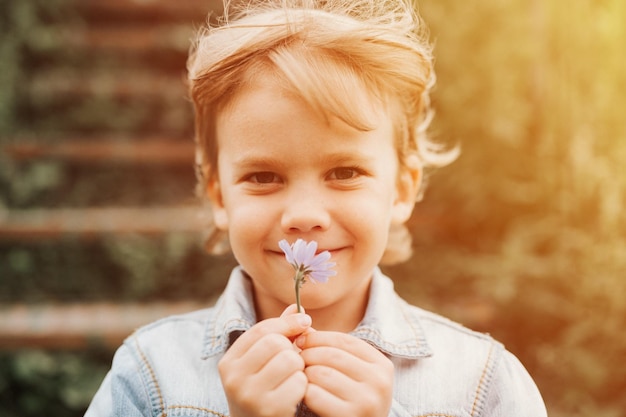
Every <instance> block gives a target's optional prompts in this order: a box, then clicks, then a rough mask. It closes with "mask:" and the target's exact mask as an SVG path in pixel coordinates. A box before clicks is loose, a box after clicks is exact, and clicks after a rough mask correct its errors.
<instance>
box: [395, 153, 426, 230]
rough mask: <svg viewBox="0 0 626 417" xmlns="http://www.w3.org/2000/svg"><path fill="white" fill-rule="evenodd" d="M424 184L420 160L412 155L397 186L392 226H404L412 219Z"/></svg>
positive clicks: (401, 172) (401, 173)
mask: <svg viewBox="0 0 626 417" xmlns="http://www.w3.org/2000/svg"><path fill="white" fill-rule="evenodd" d="M421 184H422V168H421V164H420V162H419V158H418V157H417V156H416V155H410V156H409V157H408V158H407V160H406V161H405V163H404V164H403V166H401V167H400V172H399V174H398V183H397V185H396V200H395V201H394V204H393V213H392V219H391V222H392V224H404V223H405V222H406V221H407V220H409V218H410V217H411V213H413V208H414V207H415V201H416V199H417V193H418V192H419V189H420V186H421Z"/></svg>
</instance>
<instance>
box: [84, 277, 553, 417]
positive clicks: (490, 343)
mask: <svg viewBox="0 0 626 417" xmlns="http://www.w3.org/2000/svg"><path fill="white" fill-rule="evenodd" d="M251 294H252V291H251V284H250V281H249V278H247V277H246V276H245V274H244V273H243V272H242V271H241V269H240V268H235V270H234V271H233V273H232V274H231V277H230V280H229V283H228V285H227V287H226V289H225V291H224V293H223V294H222V296H221V297H220V299H219V300H218V301H217V303H216V304H215V306H214V307H212V308H209V309H205V310H200V311H196V312H193V313H189V314H185V315H180V316H174V317H169V318H166V319H163V320H160V321H157V322H155V323H153V324H150V325H148V326H146V327H144V328H142V329H140V330H138V331H136V332H135V333H134V334H133V335H131V336H130V337H129V338H128V339H127V340H126V341H125V342H124V344H123V345H122V346H121V347H120V348H119V349H118V351H117V352H116V354H115V357H114V359H113V365H112V368H111V371H110V372H109V374H108V375H107V376H106V378H105V379H104V381H103V383H102V385H101V387H100V389H99V390H98V392H97V393H96V395H95V397H94V399H93V401H92V403H91V405H90V407H89V409H88V410H87V413H86V414H85V415H86V416H88V417H94V416H120V417H121V416H124V417H134V416H160V417H165V416H188V417H192V416H193V417H209V416H212V417H215V416H228V415H229V412H228V405H227V401H226V397H225V395H224V391H223V388H222V385H221V381H220V377H219V374H218V371H217V364H218V362H219V360H220V359H221V357H222V355H223V354H224V352H225V351H226V349H227V348H228V347H229V345H230V344H231V343H232V342H233V341H234V340H235V339H236V337H237V336H238V335H240V334H241V333H242V332H244V331H246V330H247V329H249V328H250V327H251V326H252V325H253V324H254V323H255V322H256V318H255V314H254V308H253V300H252V295H251ZM352 334H353V335H354V336H356V337H359V338H361V339H363V340H365V341H367V342H369V343H371V344H372V345H374V346H375V347H376V348H378V349H379V350H380V351H381V352H383V353H385V354H386V355H387V356H388V357H389V358H390V359H391V361H392V362H393V364H394V366H395V382H394V394H393V395H394V399H393V404H392V409H391V411H390V413H389V416H395V417H409V416H412V417H417V416H420V417H427V416H430V417H434V416H437V417H445V416H450V417H462V416H463V417H465V416H467V417H478V416H491V417H496V416H501V417H517V416H528V417H542V416H546V415H547V413H546V409H545V406H544V404H543V400H542V399H541V395H540V394H539V391H538V390H537V387H536V386H535V384H534V382H533V380H532V379H531V377H530V376H529V375H528V373H527V372H526V370H525V369H524V367H523V366H522V365H521V363H520V362H519V361H518V360H517V358H515V357H514V356H513V355H512V354H511V353H509V352H508V351H506V350H505V349H504V348H503V346H502V345H501V344H500V343H498V342H497V341H495V340H493V339H492V338H491V337H490V336H488V335H485V334H481V333H476V332H473V331H471V330H468V329H466V328H464V327H462V326H460V325H458V324H456V323H453V322H451V321H450V320H447V319H445V318H443V317H441V316H438V315H436V314H433V313H430V312H427V311H424V310H422V309H419V308H417V307H414V306H411V305H409V304H407V303H406V302H405V301H403V300H402V299H401V298H400V297H398V295H397V294H396V293H395V292H394V289H393V284H392V282H391V280H390V279H389V278H387V277H385V276H384V275H383V274H382V273H381V272H380V270H378V269H377V270H375V271H374V277H373V280H372V285H371V289H370V300H369V304H368V308H367V311H366V313H365V317H364V318H363V320H362V322H361V324H359V326H358V327H357V328H356V329H355V330H354V331H353V332H352ZM299 409H300V410H302V409H304V410H306V407H299ZM294 411H295V410H294ZM304 414H306V412H304ZM309 415H310V414H309Z"/></svg>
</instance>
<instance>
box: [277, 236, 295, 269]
mask: <svg viewBox="0 0 626 417" xmlns="http://www.w3.org/2000/svg"><path fill="white" fill-rule="evenodd" d="M278 247H279V248H280V249H281V250H282V251H283V252H284V253H285V259H287V262H289V263H290V264H291V265H293V264H294V259H293V248H292V246H291V245H290V244H289V242H287V241H286V240H285V239H283V240H281V241H280V242H278Z"/></svg>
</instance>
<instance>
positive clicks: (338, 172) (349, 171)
mask: <svg viewBox="0 0 626 417" xmlns="http://www.w3.org/2000/svg"><path fill="white" fill-rule="evenodd" d="M358 175H359V171H358V170H357V169H356V168H350V167H346V168H336V169H334V170H333V171H332V172H331V173H330V177H331V179H334V180H350V179H353V178H355V177H356V176H358Z"/></svg>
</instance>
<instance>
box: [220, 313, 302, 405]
mask: <svg viewBox="0 0 626 417" xmlns="http://www.w3.org/2000/svg"><path fill="white" fill-rule="evenodd" d="M294 311H295V308H294V306H290V307H288V308H287V309H286V310H285V312H284V313H283V315H282V316H281V317H279V318H272V319H267V320H263V321H261V322H259V323H257V324H256V325H254V326H253V327H252V328H251V329H250V330H248V331H246V332H245V333H244V334H242V335H241V336H240V337H239V339H237V341H236V342H235V343H233V345H232V346H231V347H230V349H229V350H228V351H227V352H226V354H225V355H224V357H223V358H222V359H221V360H220V362H219V365H218V368H219V373H220V377H221V378H222V384H223V386H224V391H225V393H226V397H227V398H228V407H229V408H230V413H231V414H230V415H231V416H232V417H237V416H246V417H247V416H264V417H268V416H293V415H294V412H295V410H296V407H297V405H298V403H299V402H300V401H301V400H302V398H303V397H304V393H305V392H306V387H307V379H306V376H305V374H304V361H303V359H302V358H301V357H300V355H299V354H298V352H297V349H296V348H295V347H294V345H293V343H292V340H293V339H294V338H295V337H297V336H298V335H300V334H302V333H303V332H305V331H307V330H308V329H309V328H310V325H311V317H310V316H308V315H305V314H293V313H294Z"/></svg>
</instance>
